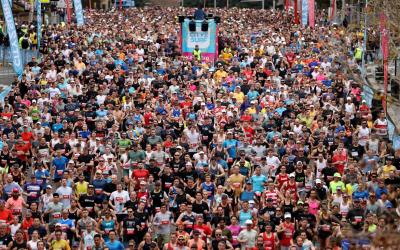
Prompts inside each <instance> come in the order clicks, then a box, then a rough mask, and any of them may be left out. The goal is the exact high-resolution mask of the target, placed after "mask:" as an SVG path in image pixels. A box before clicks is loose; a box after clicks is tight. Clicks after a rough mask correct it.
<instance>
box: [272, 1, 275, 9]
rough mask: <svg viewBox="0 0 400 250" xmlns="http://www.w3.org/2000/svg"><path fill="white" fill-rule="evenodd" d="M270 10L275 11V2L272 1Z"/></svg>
mask: <svg viewBox="0 0 400 250" xmlns="http://www.w3.org/2000/svg"><path fill="white" fill-rule="evenodd" d="M272 9H273V10H275V0H272Z"/></svg>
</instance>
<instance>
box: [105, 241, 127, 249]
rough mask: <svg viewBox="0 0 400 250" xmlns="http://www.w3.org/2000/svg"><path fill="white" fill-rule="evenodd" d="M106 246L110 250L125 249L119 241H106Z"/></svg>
mask: <svg viewBox="0 0 400 250" xmlns="http://www.w3.org/2000/svg"><path fill="white" fill-rule="evenodd" d="M106 246H107V247H108V248H109V249H110V250H124V249H125V248H124V245H122V243H121V241H119V240H114V241H113V242H111V241H107V242H106Z"/></svg>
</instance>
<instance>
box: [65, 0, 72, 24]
mask: <svg viewBox="0 0 400 250" xmlns="http://www.w3.org/2000/svg"><path fill="white" fill-rule="evenodd" d="M65 5H66V8H67V23H68V24H70V23H71V2H70V0H65Z"/></svg>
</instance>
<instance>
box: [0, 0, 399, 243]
mask: <svg viewBox="0 0 400 250" xmlns="http://www.w3.org/2000/svg"><path fill="white" fill-rule="evenodd" d="M211 12H213V10H211ZM321 13H322V12H321ZM321 13H319V14H318V16H317V20H316V23H317V25H316V27H315V29H310V28H308V27H307V28H303V27H301V26H299V25H295V24H293V17H292V16H289V15H288V14H287V13H286V12H282V11H275V12H272V11H270V10H265V11H263V10H250V9H236V8H233V9H224V10H222V9H218V10H216V13H215V14H216V15H218V16H220V17H221V23H220V24H219V39H218V45H219V50H220V51H219V59H218V60H217V61H216V62H215V63H214V62H202V61H197V60H194V61H189V60H187V59H186V58H183V57H182V56H181V55H180V48H179V44H180V43H179V39H180V38H179V23H178V20H177V16H179V15H192V14H193V9H186V10H184V9H178V8H176V9H162V8H147V9H129V10H123V11H107V12H101V11H86V13H85V22H86V24H85V26H83V27H76V26H74V25H71V26H69V25H56V26H47V27H44V30H43V36H42V41H41V44H42V48H41V49H40V52H41V57H40V59H38V58H32V59H31V60H29V61H30V62H29V63H28V64H27V65H26V66H25V68H24V72H23V76H22V79H20V80H16V82H14V88H13V90H12V91H11V93H10V94H9V95H8V96H7V97H6V98H5V99H4V103H3V104H2V105H1V112H0V128H1V129H0V132H1V140H0V149H1V154H0V157H1V166H0V174H1V176H0V179H1V183H0V186H1V188H0V195H1V197H2V200H1V201H0V220H1V224H0V249H1V250H3V249H18V250H21V249H30V250H37V249H38V250H42V249H54V250H60V249H63V250H69V249H81V250H89V249H92V250H94V249H96V250H100V249H110V250H120V249H138V250H150V249H151V250H157V249H164V250H189V249H191V250H196V249H197V250H202V249H208V250H224V249H241V250H256V249H257V250H261V249H263V250H277V249H283V250H286V249H293V250H294V249H302V250H303V249H304V250H308V249H310V250H311V249H355V248H357V249H358V248H360V247H362V248H363V249H368V248H369V246H370V245H371V244H372V243H373V242H372V241H371V239H372V238H373V237H378V236H379V235H384V234H388V233H393V232H396V231H398V229H399V216H400V209H399V201H400V200H399V198H400V186H399V185H400V178H399V170H400V151H395V150H394V148H393V147H392V144H391V142H390V141H389V139H388V127H387V125H388V122H387V120H386V118H385V114H384V113H383V112H380V111H379V110H378V111H373V110H372V111H371V107H369V106H368V105H367V104H366V102H365V100H363V99H362V96H361V87H362V82H361V81H359V80H357V79H358V78H356V77H354V75H353V72H354V69H356V68H357V66H358V63H359V62H360V55H359V54H357V50H358V49H359V48H360V47H361V46H362V38H360V37H359V36H358V35H357V33H350V32H349V31H347V30H346V29H344V28H343V27H340V26H338V27H334V26H331V25H329V23H327V22H326V20H325V18H326V17H325V16H324V15H323V13H322V14H321Z"/></svg>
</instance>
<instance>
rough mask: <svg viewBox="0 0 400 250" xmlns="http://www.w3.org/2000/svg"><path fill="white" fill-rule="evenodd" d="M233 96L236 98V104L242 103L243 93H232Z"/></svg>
mask: <svg viewBox="0 0 400 250" xmlns="http://www.w3.org/2000/svg"><path fill="white" fill-rule="evenodd" d="M233 96H234V97H235V98H236V101H237V102H238V103H243V100H244V94H243V92H241V91H240V92H239V93H236V92H235V93H233Z"/></svg>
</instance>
